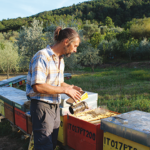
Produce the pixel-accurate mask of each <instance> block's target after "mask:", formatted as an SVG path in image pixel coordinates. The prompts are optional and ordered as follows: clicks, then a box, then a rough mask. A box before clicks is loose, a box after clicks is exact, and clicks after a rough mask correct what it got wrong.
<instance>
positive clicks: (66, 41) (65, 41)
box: [63, 38, 69, 46]
mask: <svg viewBox="0 0 150 150" xmlns="http://www.w3.org/2000/svg"><path fill="white" fill-rule="evenodd" d="M63 43H64V45H65V46H68V44H69V39H67V38H66V39H64V41H63Z"/></svg>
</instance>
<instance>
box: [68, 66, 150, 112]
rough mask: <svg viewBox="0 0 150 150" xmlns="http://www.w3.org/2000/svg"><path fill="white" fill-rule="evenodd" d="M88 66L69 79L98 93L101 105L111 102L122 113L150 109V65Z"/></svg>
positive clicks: (85, 89)
mask: <svg viewBox="0 0 150 150" xmlns="http://www.w3.org/2000/svg"><path fill="white" fill-rule="evenodd" d="M87 70H88V69H86V70H84V73H82V74H80V75H73V77H72V79H71V80H66V82H67V83H68V84H74V85H77V86H79V87H81V88H82V89H83V90H84V91H90V92H96V93H98V95H99V96H98V105H99V106H100V105H107V107H108V109H109V110H112V111H116V112H120V113H123V112H128V111H131V110H135V109H138V110H142V111H146V112H150V102H149V98H150V71H149V70H148V69H136V68H134V69H127V68H113V69H112V68H111V69H99V70H98V69H97V70H96V72H94V73H89V72H88V71H87Z"/></svg>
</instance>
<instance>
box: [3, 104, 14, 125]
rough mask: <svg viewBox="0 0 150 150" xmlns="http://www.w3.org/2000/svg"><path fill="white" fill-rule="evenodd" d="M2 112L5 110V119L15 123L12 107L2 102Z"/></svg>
mask: <svg viewBox="0 0 150 150" xmlns="http://www.w3.org/2000/svg"><path fill="white" fill-rule="evenodd" d="M4 110H5V117H6V118H7V119H8V120H9V121H10V122H12V123H13V124H14V123H15V115H14V107H13V106H11V105H9V104H8V103H6V102H4Z"/></svg>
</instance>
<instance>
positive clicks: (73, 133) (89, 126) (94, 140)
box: [67, 108, 118, 150]
mask: <svg viewBox="0 0 150 150" xmlns="http://www.w3.org/2000/svg"><path fill="white" fill-rule="evenodd" d="M117 114H118V113H116V112H111V111H109V110H105V109H102V108H96V109H92V110H88V111H85V112H81V113H77V114H75V115H69V116H68V119H67V145H68V146H69V147H71V148H73V149H75V150H83V149H86V150H103V131H102V130H101V129H100V126H101V122H100V119H102V118H107V117H109V116H111V115H113V116H114V115H117ZM95 121H96V122H95Z"/></svg>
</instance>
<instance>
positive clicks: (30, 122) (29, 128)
mask: <svg viewBox="0 0 150 150" xmlns="http://www.w3.org/2000/svg"><path fill="white" fill-rule="evenodd" d="M27 133H28V134H30V135H31V134H32V121H31V116H29V115H27Z"/></svg>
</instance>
